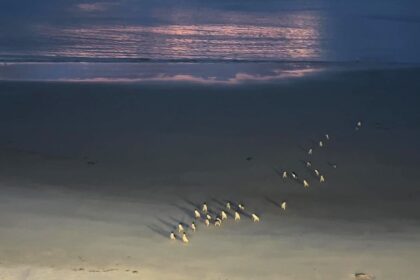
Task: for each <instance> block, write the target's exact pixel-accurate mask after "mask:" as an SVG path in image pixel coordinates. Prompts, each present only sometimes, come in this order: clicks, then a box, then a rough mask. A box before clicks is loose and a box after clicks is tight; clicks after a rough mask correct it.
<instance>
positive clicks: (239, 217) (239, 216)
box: [235, 211, 241, 221]
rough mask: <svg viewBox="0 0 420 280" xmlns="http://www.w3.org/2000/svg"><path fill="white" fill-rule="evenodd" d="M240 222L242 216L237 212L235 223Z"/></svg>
mask: <svg viewBox="0 0 420 280" xmlns="http://www.w3.org/2000/svg"><path fill="white" fill-rule="evenodd" d="M240 220H241V215H239V213H238V212H237V211H235V221H240Z"/></svg>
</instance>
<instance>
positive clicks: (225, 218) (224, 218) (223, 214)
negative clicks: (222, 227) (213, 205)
mask: <svg viewBox="0 0 420 280" xmlns="http://www.w3.org/2000/svg"><path fill="white" fill-rule="evenodd" d="M220 216H221V217H222V220H227V218H228V216H227V214H226V212H225V211H223V210H222V212H221V213H220Z"/></svg>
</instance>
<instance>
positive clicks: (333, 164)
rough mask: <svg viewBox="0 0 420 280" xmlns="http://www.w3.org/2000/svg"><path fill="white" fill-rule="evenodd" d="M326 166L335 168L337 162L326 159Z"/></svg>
mask: <svg viewBox="0 0 420 280" xmlns="http://www.w3.org/2000/svg"><path fill="white" fill-rule="evenodd" d="M327 164H328V166H330V167H331V168H334V169H336V168H337V164H336V163H334V162H332V161H327Z"/></svg>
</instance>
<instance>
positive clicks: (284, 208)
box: [280, 201, 287, 210]
mask: <svg viewBox="0 0 420 280" xmlns="http://www.w3.org/2000/svg"><path fill="white" fill-rule="evenodd" d="M280 207H281V209H283V210H286V208H287V203H286V201H283V202H282V203H281V206H280Z"/></svg>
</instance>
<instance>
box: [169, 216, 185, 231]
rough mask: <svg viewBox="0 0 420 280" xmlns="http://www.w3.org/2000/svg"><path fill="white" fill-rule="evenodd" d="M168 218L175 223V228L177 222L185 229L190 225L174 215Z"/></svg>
mask: <svg viewBox="0 0 420 280" xmlns="http://www.w3.org/2000/svg"><path fill="white" fill-rule="evenodd" d="M169 219H170V220H171V221H172V222H173V223H175V225H176V226H175V228H177V226H178V225H179V224H181V225H182V226H183V227H184V229H185V230H187V229H189V228H190V225H189V224H187V223H186V222H184V219H182V220H179V219H176V218H174V217H169Z"/></svg>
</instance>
